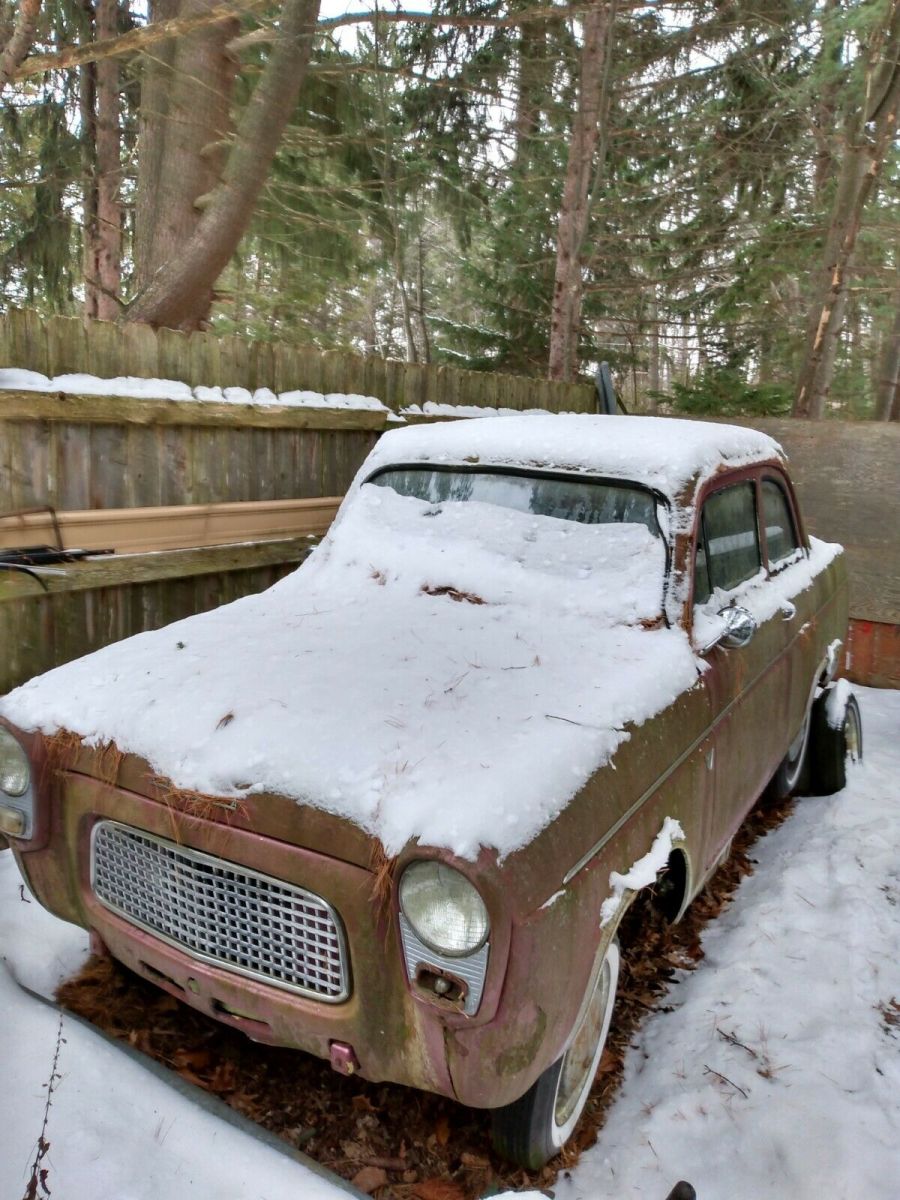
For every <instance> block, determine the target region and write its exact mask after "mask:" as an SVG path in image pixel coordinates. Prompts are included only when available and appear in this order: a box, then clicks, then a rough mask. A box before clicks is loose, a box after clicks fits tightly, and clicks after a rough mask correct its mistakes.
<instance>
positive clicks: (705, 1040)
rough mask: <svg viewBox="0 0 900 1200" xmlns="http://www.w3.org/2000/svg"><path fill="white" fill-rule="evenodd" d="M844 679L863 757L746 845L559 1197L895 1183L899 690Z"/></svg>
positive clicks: (899, 1086) (845, 1195) (899, 1063)
mask: <svg viewBox="0 0 900 1200" xmlns="http://www.w3.org/2000/svg"><path fill="white" fill-rule="evenodd" d="M855 691H856V693H857V696H858V698H859V701H860V707H861V709H862V718H863V734H864V738H865V755H866V757H865V761H864V763H863V765H862V766H861V767H860V768H858V769H857V770H855V771H854V772H853V774H852V776H851V779H850V782H849V785H848V787H847V789H846V790H845V791H844V792H841V793H839V794H838V795H836V796H831V797H829V798H827V799H813V798H806V799H803V800H801V801H799V802H798V805H797V809H796V811H795V813H794V814H793V815H792V816H791V817H790V818H789V820H788V821H787V822H786V823H785V824H784V825H783V826H782V827H781V828H780V829H778V830H776V831H775V832H774V833H772V834H770V835H769V836H768V837H767V838H765V839H764V840H763V841H762V842H759V843H757V845H756V847H755V848H754V850H753V851H752V852H751V854H752V856H753V857H754V858H756V859H757V860H758V863H759V865H758V867H757V868H756V871H755V873H754V874H753V875H751V876H750V877H749V878H747V879H746V880H744V882H743V884H742V885H741V888H740V890H739V893H738V895H737V897H736V899H735V901H734V903H733V904H732V906H731V907H730V908H729V909H728V910H727V911H726V913H725V914H724V915H723V916H722V917H720V918H719V920H718V921H716V922H715V923H714V924H712V925H711V926H709V927H708V929H707V931H706V934H705V936H704V938H703V948H704V950H705V952H706V958H705V960H704V961H703V963H702V964H701V966H700V967H699V969H698V970H697V971H695V972H692V973H687V974H683V975H682V976H681V981H680V983H679V985H678V986H677V987H675V988H674V989H673V992H672V996H671V1002H672V1003H673V1004H674V1006H675V1007H674V1011H672V1012H670V1013H659V1014H657V1015H655V1016H653V1017H652V1018H651V1019H650V1020H649V1021H648V1022H647V1023H646V1025H645V1026H644V1028H643V1029H642V1030H641V1032H640V1034H639V1037H638V1045H637V1047H636V1048H635V1049H634V1050H632V1052H631V1053H630V1056H629V1058H628V1061H627V1063H626V1074H625V1081H624V1084H623V1087H622V1090H621V1092H620V1094H619V1096H618V1098H617V1100H616V1103H615V1104H614V1106H613V1108H612V1110H611V1112H610V1114H609V1117H608V1120H607V1123H606V1127H605V1128H604V1129H603V1130H602V1132H601V1136H600V1141H599V1142H598V1144H597V1145H596V1146H595V1147H594V1148H593V1149H592V1150H590V1151H589V1152H588V1153H587V1154H586V1155H585V1156H584V1157H583V1158H582V1160H581V1162H580V1163H579V1165H578V1167H577V1169H576V1170H575V1171H574V1173H573V1175H572V1178H571V1179H570V1180H563V1179H560V1181H559V1183H558V1184H557V1185H556V1187H555V1191H556V1196H557V1200H588V1198H590V1200H599V1198H600V1197H606V1196H609V1197H615V1200H660V1198H661V1197H664V1196H665V1195H666V1193H667V1189H668V1188H669V1187H671V1185H672V1183H673V1182H674V1181H675V1180H676V1179H678V1178H684V1179H687V1180H689V1181H690V1182H691V1183H692V1184H693V1185H694V1187H695V1188H696V1189H697V1194H698V1197H699V1200H761V1198H762V1197H767V1198H772V1200H818V1198H819V1197H824V1196H828V1197H830V1198H833V1200H897V1197H898V1196H900V1028H898V1027H897V1026H896V1024H895V1025H893V1026H892V1025H890V1024H889V1023H887V1022H886V1021H885V1019H884V1016H883V1013H882V1011H881V1007H882V1006H884V1005H888V1004H890V1002H891V1000H892V999H895V1000H896V1001H897V1002H898V1003H900V857H898V853H897V849H898V845H900V785H898V780H900V692H896V691H895V692H886V691H873V690H870V689H867V688H857V689H855ZM730 1039H734V1041H731V1040H730ZM738 1043H742V1044H743V1045H740V1044H738Z"/></svg>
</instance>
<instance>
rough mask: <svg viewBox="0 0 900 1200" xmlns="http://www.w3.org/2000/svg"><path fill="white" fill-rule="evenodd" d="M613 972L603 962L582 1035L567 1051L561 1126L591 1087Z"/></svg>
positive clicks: (557, 1109)
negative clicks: (588, 1087) (591, 1076)
mask: <svg viewBox="0 0 900 1200" xmlns="http://www.w3.org/2000/svg"><path fill="white" fill-rule="evenodd" d="M611 983H612V970H611V968H610V965H609V959H604V960H603V966H602V968H601V970H600V978H599V979H598V980H597V986H596V987H595V988H594V994H593V996H591V1001H590V1004H589V1005H588V1007H587V1012H586V1013H585V1014H584V1019H583V1020H582V1022H581V1025H580V1026H579V1027H578V1032H577V1033H576V1034H575V1037H574V1039H573V1041H572V1044H571V1046H569V1049H568V1050H567V1051H566V1053H565V1056H564V1058H563V1063H562V1069H561V1071H560V1075H559V1087H558V1088H557V1091H556V1104H555V1106H554V1112H553V1117H554V1120H555V1121H556V1124H557V1125H559V1126H562V1125H565V1124H566V1122H567V1121H569V1120H571V1118H572V1115H573V1113H574V1112H575V1109H576V1107H577V1106H578V1104H579V1101H580V1100H581V1099H582V1096H583V1093H584V1091H585V1088H586V1087H587V1086H588V1085H589V1084H590V1082H591V1080H590V1079H589V1075H591V1074H592V1073H593V1069H594V1067H595V1058H596V1054H597V1043H598V1042H599V1040H600V1039H601V1038H602V1037H603V1035H604V1033H605V1027H606V1025H607V1015H608V1011H609V1006H610V1000H611V995H610V992H611Z"/></svg>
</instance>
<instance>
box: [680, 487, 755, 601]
mask: <svg viewBox="0 0 900 1200" xmlns="http://www.w3.org/2000/svg"><path fill="white" fill-rule="evenodd" d="M700 526H701V528H700V537H699V539H698V544H697V554H696V558H695V560H694V603H695V604H703V603H704V602H705V601H706V600H707V599H708V598H709V595H710V593H711V592H712V591H713V589H715V588H722V590H723V591H730V590H731V588H735V587H737V585H738V584H739V583H743V582H744V580H745V579H750V578H752V577H753V576H754V575H755V574H756V573H757V571H759V569H760V566H761V563H762V560H761V558H760V553H759V531H758V528H757V522H756V489H755V487H754V486H753V484H752V483H738V484H735V486H734V487H729V488H723V489H722V490H721V491H720V492H714V493H713V494H712V495H711V496H710V497H709V499H708V500H707V501H706V503H705V504H704V505H703V512H702V514H701V521H700Z"/></svg>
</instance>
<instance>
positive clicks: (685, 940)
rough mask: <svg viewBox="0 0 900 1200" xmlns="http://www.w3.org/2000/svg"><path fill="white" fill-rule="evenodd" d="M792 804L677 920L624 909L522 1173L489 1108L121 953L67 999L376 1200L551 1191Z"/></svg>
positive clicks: (757, 825)
mask: <svg viewBox="0 0 900 1200" xmlns="http://www.w3.org/2000/svg"><path fill="white" fill-rule="evenodd" d="M201 798H202V797H201ZM790 809H791V804H790V802H785V803H782V804H780V805H777V806H772V807H764V808H763V807H760V808H758V809H756V810H755V811H754V812H753V813H752V814H751V816H750V817H749V818H748V820H747V822H746V823H745V825H744V827H743V828H742V829H741V830H740V832H739V833H738V835H737V837H736V838H735V843H734V849H733V851H732V855H731V857H730V858H729V860H728V861H727V862H726V863H725V864H724V865H723V866H722V867H721V868H720V869H719V870H718V871H717V872H716V874H715V876H714V878H713V879H712V881H711V882H710V884H709V885H708V886H707V887H706V889H705V890H704V891H703V893H702V894H701V895H700V896H699V897H698V898H697V899H696V900H695V901H694V903H693V904H692V905H691V908H690V909H689V910H688V913H687V915H686V916H685V918H684V920H683V921H682V922H681V923H680V924H679V925H677V926H671V925H669V924H667V922H666V921H665V920H664V919H663V918H662V917H661V916H660V914H659V913H658V912H657V911H656V910H655V909H654V908H653V904H652V897H651V896H650V895H649V894H647V895H644V896H642V897H640V898H639V901H638V902H637V903H636V904H634V905H633V906H632V908H631V909H630V910H629V912H628V913H627V914H626V916H625V919H624V922H623V924H622V927H621V929H620V940H621V942H622V948H623V962H622V970H621V977H620V982H619V989H620V990H619V994H618V999H617V1003H616V1009H615V1015H614V1019H613V1026H612V1029H611V1031H610V1035H609V1041H608V1043H607V1046H606V1049H605V1051H604V1054H603V1057H602V1060H601V1062H600V1068H599V1070H598V1073H597V1079H596V1082H595V1084H594V1088H593V1092H592V1094H591V1098H590V1101H589V1103H588V1108H587V1111H586V1113H585V1116H584V1118H583V1119H582V1121H581V1123H580V1125H579V1128H578V1130H577V1131H576V1134H575V1137H574V1138H573V1139H572V1141H571V1142H570V1144H569V1145H568V1146H567V1147H566V1149H565V1151H564V1152H563V1153H562V1154H561V1155H559V1156H558V1158H556V1159H554V1161H553V1162H552V1163H550V1164H548V1165H547V1166H546V1167H544V1168H543V1169H542V1170H540V1171H535V1172H529V1171H524V1170H520V1169H514V1168H511V1167H510V1166H509V1165H508V1164H506V1163H502V1162H500V1161H499V1160H498V1159H497V1158H496V1157H495V1156H494V1154H493V1150H492V1148H491V1143H490V1117H489V1115H488V1114H487V1113H484V1112H476V1111H473V1110H470V1109H465V1108H462V1107H460V1106H459V1105H457V1104H454V1103H453V1102H452V1101H450V1100H445V1099H443V1098H442V1097H440V1096H432V1095H429V1094H427V1093H424V1092H418V1091H413V1090H411V1089H409V1088H403V1087H399V1086H397V1085H393V1084H370V1083H366V1082H365V1081H364V1080H361V1079H358V1078H345V1077H342V1076H340V1075H338V1074H337V1073H336V1072H334V1071H332V1070H331V1068H330V1066H329V1065H328V1064H327V1063H325V1062H322V1061H320V1060H319V1059H316V1058H312V1057H309V1056H307V1055H304V1054H299V1053H297V1052H294V1051H290V1050H281V1049H275V1048H271V1047H266V1046H261V1045H256V1044H254V1043H252V1042H250V1041H249V1040H248V1039H247V1038H245V1037H244V1036H243V1035H242V1034H240V1033H239V1032H237V1031H235V1030H232V1029H229V1028H226V1027H225V1026H223V1025H220V1024H218V1023H217V1022H215V1021H213V1020H211V1019H209V1018H207V1017H205V1016H203V1015H202V1014H200V1013H197V1012H195V1011H194V1010H193V1009H191V1008H188V1007H187V1006H185V1005H183V1004H181V1003H180V1002H179V1001H177V1000H175V999H173V998H172V997H170V996H168V995H167V994H165V993H163V992H161V991H160V990H159V989H157V988H155V987H153V986H152V985H151V984H149V983H145V982H144V981H143V980H141V979H139V978H138V977H136V976H134V975H132V974H131V973H130V972H129V971H127V970H126V969H125V968H124V967H121V966H119V965H118V964H117V963H115V962H114V961H113V960H109V959H92V960H91V961H90V962H89V963H88V964H87V965H86V966H85V968H84V970H83V971H82V972H81V973H80V974H79V975H78V976H77V977H76V978H74V979H72V980H70V981H69V982H67V983H66V984H64V985H63V987H62V988H61V989H60V991H59V993H58V996H59V999H60V1001H61V1003H63V1004H64V1005H65V1006H66V1007H68V1008H71V1009H73V1010H74V1011H75V1012H78V1013H80V1014H81V1015H82V1016H84V1017H86V1018H87V1019H88V1020H91V1021H93V1022H94V1023H95V1024H97V1025H99V1026H100V1027H101V1028H102V1029H104V1030H106V1032H107V1033H110V1034H112V1035H113V1036H114V1037H118V1038H121V1039H122V1040H124V1041H127V1042H129V1044H131V1045H132V1046H135V1047H137V1048H138V1049H139V1050H142V1051H144V1052H145V1053H147V1054H149V1055H150V1056H152V1057H153V1058H155V1059H156V1060H157V1061H159V1062H161V1063H164V1064H165V1065H167V1066H168V1067H170V1068H171V1069H173V1070H175V1071H178V1072H179V1074H181V1075H182V1076H183V1077H184V1078H186V1079H188V1080H190V1081H191V1082H192V1083H195V1084H197V1085H198V1086H200V1087H202V1088H205V1089H206V1090H208V1091H211V1092H214V1093H216V1094H217V1095H219V1096H221V1097H222V1098H223V1099H224V1100H226V1101H227V1102H228V1103H229V1104H231V1105H232V1106H233V1107H234V1108H235V1109H237V1110H238V1111H240V1112H242V1113H243V1114H244V1115H245V1116H247V1117H249V1118H250V1119H251V1120H254V1121H256V1122H258V1123H259V1124H260V1125H263V1126H264V1127H265V1128H267V1129H269V1130H271V1131H272V1132H274V1133H276V1134H278V1135H279V1136H281V1137H283V1138H285V1140H286V1141H288V1142H290V1144H291V1145H293V1146H295V1147H297V1148H298V1149H301V1150H303V1151H304V1152H305V1153H307V1154H310V1155H311V1156H312V1157H313V1158H315V1159H317V1160H318V1161H319V1162H321V1163H322V1164H323V1165H324V1166H326V1167H328V1168H330V1169H331V1170H333V1171H335V1172H337V1174H338V1175H341V1176H343V1177H344V1178H345V1179H348V1180H353V1179H356V1180H357V1185H358V1186H363V1185H366V1186H367V1187H369V1188H371V1191H372V1194H374V1195H375V1196H376V1198H377V1200H394V1198H397V1200H403V1198H406V1197H409V1198H415V1200H474V1198H475V1197H476V1196H482V1195H484V1194H485V1193H486V1192H489V1191H491V1190H496V1189H500V1190H502V1189H505V1188H516V1189H522V1188H527V1187H531V1188H538V1189H547V1188H550V1187H551V1186H552V1185H553V1183H554V1181H555V1179H556V1178H557V1175H558V1174H559V1173H560V1172H561V1171H567V1170H569V1169H570V1168H571V1167H573V1166H574V1164H575V1163H576V1162H577V1161H578V1158H579V1156H580V1154H581V1153H582V1151H583V1150H584V1149H585V1148H586V1147H588V1146H590V1145H591V1144H592V1143H593V1142H594V1141H596V1139H597V1135H598V1133H599V1131H600V1130H601V1129H602V1127H603V1122H604V1119H605V1114H606V1110H607V1108H608V1107H609V1105H610V1103H611V1102H612V1100H613V1098H614V1097H615V1094H616V1091H617V1090H618V1087H619V1084H620V1082H621V1077H622V1070H623V1064H624V1059H625V1054H626V1051H627V1049H628V1047H629V1045H630V1043H631V1042H632V1041H633V1040H634V1038H635V1035H636V1034H637V1032H638V1030H639V1028H640V1026H641V1024H642V1023H643V1021H644V1020H645V1019H646V1017H647V1015H648V1014H649V1013H650V1012H652V1011H654V1010H655V1009H659V1008H664V1007H665V1003H666V997H667V995H668V994H669V991H670V989H671V988H672V987H673V986H677V984H678V979H677V974H678V972H679V971H681V970H684V969H687V970H691V969H694V968H695V967H697V966H698V965H699V964H700V963H701V961H702V959H703V949H702V946H701V944H700V937H701V933H702V931H703V928H704V926H705V925H706V924H707V923H708V922H709V921H711V920H714V919H715V918H716V917H717V916H718V915H719V913H720V912H721V911H722V910H723V908H724V907H725V906H726V905H727V904H729V903H730V901H731V898H732V896H733V894H734V892H735V889H736V888H737V886H738V884H739V883H740V881H741V880H742V879H743V878H744V877H745V876H746V875H749V874H750V873H751V872H752V870H753V866H754V863H753V860H752V858H751V857H750V854H749V851H750V848H751V847H752V845H753V843H754V842H755V841H756V839H757V838H758V837H760V836H761V835H764V834H765V833H767V832H768V831H769V830H770V829H772V828H774V827H775V826H777V825H779V824H780V823H781V822H782V821H783V820H784V819H785V817H786V816H787V814H788V812H789V811H790ZM373 870H374V873H375V877H376V882H375V885H374V889H373V892H374V896H373V898H375V899H376V900H379V898H380V899H381V900H382V901H383V898H384V896H385V895H388V894H389V890H390V887H391V872H392V870H393V861H392V860H391V859H390V858H389V857H388V856H387V855H385V854H384V851H383V849H382V850H381V851H380V854H379V853H378V852H376V857H375V861H373ZM882 1013H883V1016H884V1018H885V1022H886V1028H887V1026H888V1025H890V1026H891V1027H892V1028H893V1027H894V1026H895V1024H896V1022H897V1021H898V1020H900V1008H898V1006H897V1002H896V1001H893V1000H892V1001H891V1002H890V1005H885V1006H883V1008H882Z"/></svg>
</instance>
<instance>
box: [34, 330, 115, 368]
mask: <svg viewBox="0 0 900 1200" xmlns="http://www.w3.org/2000/svg"><path fill="white" fill-rule="evenodd" d="M46 330H47V374H48V375H50V376H51V377H52V376H55V375H72V374H76V373H79V372H82V371H86V370H87V369H88V368H87V335H86V333H85V330H84V325H83V324H82V322H81V321H80V320H79V319H78V318H77V317H53V318H52V319H51V320H49V321H47V324H46ZM118 373H119V372H117V374H118Z"/></svg>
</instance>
